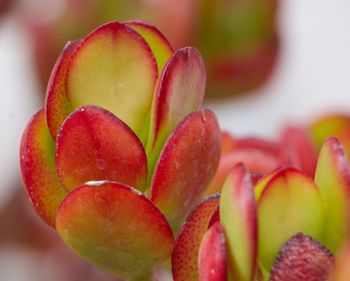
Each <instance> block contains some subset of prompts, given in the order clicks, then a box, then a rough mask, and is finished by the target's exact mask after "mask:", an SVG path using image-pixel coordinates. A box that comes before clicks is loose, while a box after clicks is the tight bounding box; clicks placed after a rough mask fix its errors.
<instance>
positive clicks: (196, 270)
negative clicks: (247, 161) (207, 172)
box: [172, 137, 350, 281]
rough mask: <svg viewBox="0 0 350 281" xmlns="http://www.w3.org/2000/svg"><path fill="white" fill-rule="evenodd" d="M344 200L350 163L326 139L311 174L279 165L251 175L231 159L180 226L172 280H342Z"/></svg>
mask: <svg viewBox="0 0 350 281" xmlns="http://www.w3.org/2000/svg"><path fill="white" fill-rule="evenodd" d="M309 156H310V155H308V154H304V157H306V158H307V157H309ZM349 202H350V166H349V164H348V162H347V158H346V156H345V152H344V149H343V147H342V145H341V144H340V142H339V141H338V140H337V139H336V138H334V137H329V138H328V139H327V140H326V141H325V142H324V143H323V145H322V147H321V150H320V153H319V156H318V160H317V163H316V168H315V173H314V174H312V176H309V175H307V174H306V173H305V172H302V171H300V170H298V169H295V168H291V167H279V168H277V169H275V170H274V171H272V172H270V173H267V174H266V175H264V176H263V177H260V178H259V177H258V178H256V176H255V175H252V174H251V173H250V172H249V171H248V170H247V168H246V167H245V166H244V165H243V164H237V165H236V166H234V167H233V168H232V169H231V170H230V171H228V172H227V173H226V179H225V180H224V183H223V185H222V190H221V194H219V193H215V194H213V195H211V196H209V197H208V198H206V199H205V200H204V201H203V202H201V203H200V204H199V205H198V206H197V207H196V208H194V209H193V211H192V212H191V213H190V215H189V216H188V218H187V220H186V223H185V224H184V225H183V227H182V229H181V231H180V233H179V235H178V237H177V239H176V242H175V247H174V253H173V256H172V265H173V267H172V270H173V276H174V281H181V280H186V281H196V280H200V281H226V280H235V281H263V280H266V281H267V280H270V281H297V280H298V281H304V280H305V281H306V280H315V281H316V280H318V281H321V280H324V281H330V280H332V281H343V280H347V279H344V277H341V276H347V277H346V278H348V277H349V275H343V274H345V273H343V272H348V271H346V267H347V268H348V265H349V261H350V252H349V245H348V244H345V246H343V243H344V242H346V241H347V240H348V239H349V237H350V236H349V218H350V217H349V215H350V208H349V206H350V203H349ZM335 256H337V259H338V261H337V262H336V261H335V260H336V259H335ZM336 263H337V264H336ZM340 275H341V276H340Z"/></svg>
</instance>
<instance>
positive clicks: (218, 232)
mask: <svg viewBox="0 0 350 281" xmlns="http://www.w3.org/2000/svg"><path fill="white" fill-rule="evenodd" d="M198 272H199V281H226V280H227V260H226V239H225V234H224V230H223V228H222V226H221V225H220V223H219V222H217V223H215V224H214V225H213V226H211V227H210V228H209V230H208V231H207V233H206V234H205V235H204V237H203V239H202V242H201V245H200V248H199V256H198Z"/></svg>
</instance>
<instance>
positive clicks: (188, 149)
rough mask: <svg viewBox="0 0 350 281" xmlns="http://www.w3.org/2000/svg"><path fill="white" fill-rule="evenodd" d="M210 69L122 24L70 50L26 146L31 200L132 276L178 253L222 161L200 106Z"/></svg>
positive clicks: (116, 271) (211, 119) (192, 54)
mask: <svg viewBox="0 0 350 281" xmlns="http://www.w3.org/2000/svg"><path fill="white" fill-rule="evenodd" d="M205 80H206V78H205V68H204V64H203V61H202V59H201V56H200V54H199V53H198V52H197V51H196V50H195V49H193V48H190V47H189V48H183V49H180V50H177V51H175V52H174V51H173V49H172V47H171V46H170V44H169V43H168V41H167V40H166V39H165V38H164V36H163V35H162V34H161V33H160V32H159V31H158V30H157V29H156V28H155V27H153V26H150V25H147V24H145V23H142V22H137V21H132V22H126V23H120V22H111V23H107V24H105V25H103V26H101V27H99V28H97V29H96V30H94V31H92V32H91V33H90V34H89V35H87V36H86V37H85V38H84V39H82V40H78V41H75V42H70V43H68V44H67V45H66V47H65V48H64V50H63V51H62V53H61V55H60V57H59V58H58V60H57V62H56V65H55V67H54V69H53V71H52V74H51V78H50V82H49V85H48V88H47V97H46V105H45V109H42V110H40V111H39V112H38V113H36V114H35V115H34V117H33V118H32V119H31V120H30V122H29V124H28V126H27V128H26V130H25V132H24V134H23V137H22V143H21V151H20V156H21V171H22V177H23V181H24V184H25V187H26V190H27V193H28V196H29V198H30V201H31V203H32V205H33V207H34V208H35V210H36V211H37V213H38V214H39V215H40V216H41V217H42V218H43V219H44V221H45V222H46V223H47V224H49V225H51V226H53V227H55V228H56V230H57V231H58V233H59V235H60V236H61V238H62V239H63V241H64V242H65V243H66V244H67V245H68V246H69V247H70V248H71V249H73V250H74V251H75V252H77V253H78V254H79V255H81V256H82V257H84V258H85V259H87V260H89V261H90V262H92V263H93V264H95V265H97V266H99V267H100V268H102V269H103V270H105V271H107V272H110V273H111V274H113V275H114V276H117V277H120V278H123V279H126V280H132V279H136V278H139V277H140V276H141V277H142V276H147V275H148V274H150V271H151V270H152V268H153V267H154V266H156V265H158V264H160V263H162V262H164V261H166V260H167V259H168V258H169V257H170V255H171V252H172V248H173V239H174V234H176V233H177V232H178V229H179V227H180V225H181V224H182V222H183V220H184V218H185V217H186V216H187V214H188V212H189V210H190V209H191V208H192V207H193V205H194V204H196V203H197V202H198V200H199V199H200V198H201V196H202V195H203V192H204V191H205V188H206V187H207V186H208V184H209V182H210V180H211V178H212V177H213V176H214V173H215V171H216V168H217V165H218V161H219V157H220V130H219V127H218V123H217V120H216V117H215V115H214V114H213V113H212V112H211V111H209V110H205V109H204V110H200V106H201V102H202V99H203V95H204V90H205Z"/></svg>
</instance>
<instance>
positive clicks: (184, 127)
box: [151, 110, 220, 233]
mask: <svg viewBox="0 0 350 281" xmlns="http://www.w3.org/2000/svg"><path fill="white" fill-rule="evenodd" d="M219 157H220V130H219V127H218V123H217V120H216V117H215V115H214V113H213V112H211V111H209V110H202V111H197V112H195V113H192V114H190V115H188V116H187V117H186V118H185V119H184V120H183V121H182V122H181V123H180V124H179V125H178V126H177V128H176V129H175V130H174V132H173V133H172V134H171V136H170V137H169V139H168V141H167V143H166V144H165V146H164V149H163V150H162V153H161V155H160V157H159V160H158V163H157V166H156V169H155V172H154V175H153V180H152V186H151V200H152V201H153V202H154V203H155V204H156V205H157V206H158V207H159V208H160V209H161V210H162V211H163V213H164V214H165V216H166V217H167V218H168V221H169V222H170V225H171V226H172V228H173V230H174V232H175V233H176V232H177V231H178V229H179V226H180V224H181V223H182V222H183V220H184V219H185V217H186V216H187V214H188V212H189V210H190V209H191V208H192V207H193V206H194V204H196V203H197V202H198V201H199V199H200V198H201V196H202V195H203V193H204V191H205V189H206V188H207V186H208V184H209V182H210V180H211V179H212V177H213V176H214V173H215V171H216V168H217V165H218V162H219Z"/></svg>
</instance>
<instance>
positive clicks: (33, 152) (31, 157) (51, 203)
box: [20, 109, 67, 226]
mask: <svg viewBox="0 0 350 281" xmlns="http://www.w3.org/2000/svg"><path fill="white" fill-rule="evenodd" d="M20 162H21V172H22V178H23V182H24V186H25V188H26V191H27V194H28V197H29V199H30V201H31V203H32V206H33V207H34V209H35V211H36V212H37V213H38V214H39V215H40V217H41V218H42V219H43V220H44V221H45V222H46V223H47V224H49V225H51V226H54V225H55V218H56V210H57V208H58V206H59V204H60V203H61V201H62V200H63V198H64V197H65V195H66V193H67V192H66V191H65V190H64V188H63V186H62V185H61V184H60V182H59V181H58V179H57V175H56V167H55V143H54V141H53V140H52V137H51V135H50V132H49V129H48V127H47V124H46V118H45V111H44V110H43V109H42V110H40V111H39V112H37V113H36V114H35V115H34V116H33V117H32V119H31V120H30V121H29V123H28V125H27V127H26V129H25V131H24V133H23V136H22V141H21V149H20Z"/></svg>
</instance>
